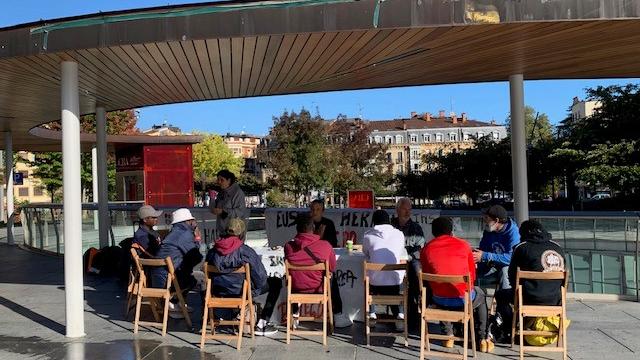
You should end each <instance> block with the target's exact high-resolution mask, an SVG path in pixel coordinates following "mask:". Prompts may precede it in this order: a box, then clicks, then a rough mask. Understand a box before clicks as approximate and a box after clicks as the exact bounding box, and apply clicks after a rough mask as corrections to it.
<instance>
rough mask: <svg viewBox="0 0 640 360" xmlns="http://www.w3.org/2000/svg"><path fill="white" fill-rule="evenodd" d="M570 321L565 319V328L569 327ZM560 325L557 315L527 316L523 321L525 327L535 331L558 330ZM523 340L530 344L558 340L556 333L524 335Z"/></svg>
mask: <svg viewBox="0 0 640 360" xmlns="http://www.w3.org/2000/svg"><path fill="white" fill-rule="evenodd" d="M570 322H571V321H570V320H569V319H567V320H566V321H565V329H566V328H568V327H569V323H570ZM559 327H560V317H559V316H549V317H537V318H528V319H527V321H526V322H525V326H524V328H525V329H529V330H535V331H558V328H559ZM524 341H525V342H526V343H527V344H529V345H531V346H545V345H548V344H555V343H556V342H557V341H558V335H552V336H541V335H525V336H524Z"/></svg>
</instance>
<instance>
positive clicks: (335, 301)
mask: <svg viewBox="0 0 640 360" xmlns="http://www.w3.org/2000/svg"><path fill="white" fill-rule="evenodd" d="M329 287H330V291H331V310H332V311H333V314H334V315H335V314H340V313H342V298H341V297H340V287H339V286H338V279H337V278H336V277H335V276H333V277H331V284H330V286H329ZM291 312H292V313H294V314H297V313H298V304H295V303H294V304H291Z"/></svg>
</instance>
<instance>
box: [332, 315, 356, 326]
mask: <svg viewBox="0 0 640 360" xmlns="http://www.w3.org/2000/svg"><path fill="white" fill-rule="evenodd" d="M351 325H353V322H351V319H349V316H347V315H346V314H343V313H339V314H335V315H333V326H335V327H336V328H338V329H339V328H346V327H349V326H351Z"/></svg>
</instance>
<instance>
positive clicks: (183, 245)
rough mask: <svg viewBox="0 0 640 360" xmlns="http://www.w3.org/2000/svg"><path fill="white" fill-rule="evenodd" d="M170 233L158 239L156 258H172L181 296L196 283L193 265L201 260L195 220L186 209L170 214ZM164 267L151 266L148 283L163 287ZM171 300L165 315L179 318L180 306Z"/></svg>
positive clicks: (165, 280) (164, 281)
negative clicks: (162, 239) (151, 273)
mask: <svg viewBox="0 0 640 360" xmlns="http://www.w3.org/2000/svg"><path fill="white" fill-rule="evenodd" d="M171 225H172V228H171V232H170V233H169V234H168V235H167V237H166V238H165V239H164V241H162V245H160V250H158V253H157V254H156V257H158V258H160V259H163V258H165V257H167V256H169V257H170V258H171V261H173V266H174V268H175V269H176V278H177V280H178V284H179V285H180V287H181V288H182V291H183V295H185V296H186V294H187V293H188V292H189V290H190V289H191V288H192V287H193V286H195V285H196V283H197V281H196V279H195V278H194V277H193V275H192V273H193V268H194V267H195V266H196V265H198V264H199V263H200V261H202V254H200V244H199V243H198V242H197V241H196V238H195V235H194V231H195V230H196V227H197V222H196V219H195V218H194V217H193V215H191V212H190V211H189V209H185V208H182V209H178V210H176V211H174V212H173V214H172V221H171ZM167 275H168V273H167V269H165V268H155V269H154V272H153V276H152V280H151V283H152V286H153V287H156V288H163V287H165V285H166V282H167ZM174 301H176V302H177V300H175V299H172V302H171V304H170V305H169V309H170V310H171V311H172V312H171V313H170V314H169V315H170V316H171V317H172V318H179V317H182V313H181V312H180V309H178V307H177V306H176V305H175V303H174Z"/></svg>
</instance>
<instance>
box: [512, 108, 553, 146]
mask: <svg viewBox="0 0 640 360" xmlns="http://www.w3.org/2000/svg"><path fill="white" fill-rule="evenodd" d="M524 129H525V136H526V137H527V145H528V147H536V146H538V145H539V144H541V143H548V142H550V141H553V126H552V125H551V123H550V122H549V117H548V116H547V114H545V113H539V112H537V111H536V110H535V109H534V108H533V107H531V106H525V107H524ZM507 134H508V135H509V136H511V115H509V116H508V117H507Z"/></svg>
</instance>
